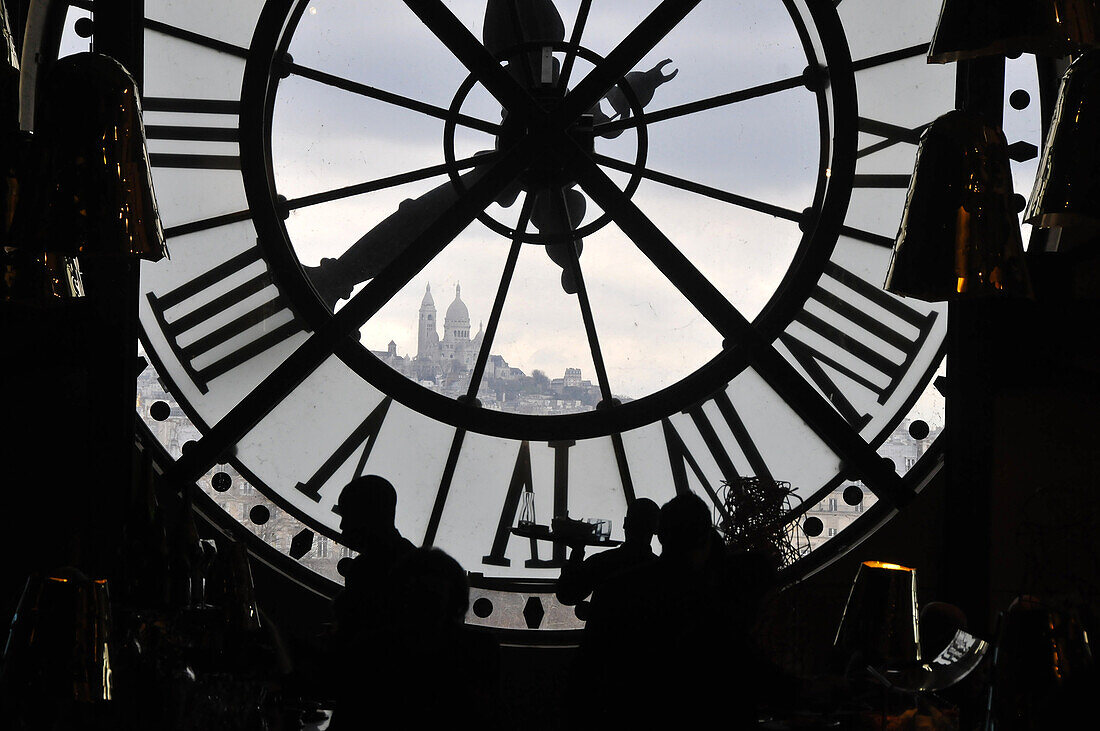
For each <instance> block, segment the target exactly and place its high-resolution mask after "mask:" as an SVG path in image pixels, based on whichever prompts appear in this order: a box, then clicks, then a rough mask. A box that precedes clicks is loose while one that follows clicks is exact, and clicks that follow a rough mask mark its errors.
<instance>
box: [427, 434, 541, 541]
mask: <svg viewBox="0 0 1100 731" xmlns="http://www.w3.org/2000/svg"><path fill="white" fill-rule="evenodd" d="M465 440H466V430H465V429H456V430H455V435H454V437H452V438H451V448H450V450H449V451H448V452H447V462H446V464H444V465H443V475H442V476H441V477H440V478H439V489H438V490H437V491H436V493H435V503H434V504H433V505H432V514H431V515H430V516H428V528H427V530H425V531H424V542H423V544H422V545H424V546H431V545H434V544H435V535H436V533H437V532H438V531H439V522H440V521H441V520H442V519H443V507H444V506H445V505H446V504H447V496H448V495H449V494H450V492H451V481H452V480H454V476H455V467H457V466H458V457H459V455H460V454H462V443H463V442H464V441H465ZM524 444H526V442H524ZM528 472H530V465H528ZM516 499H517V500H518V499H519V497H518V496H517V497H516Z"/></svg>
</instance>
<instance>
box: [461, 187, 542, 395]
mask: <svg viewBox="0 0 1100 731" xmlns="http://www.w3.org/2000/svg"><path fill="white" fill-rule="evenodd" d="M534 202H535V201H534V196H532V195H531V194H530V193H528V194H527V195H525V196H524V198H523V207H522V208H521V209H520V213H519V222H518V223H517V224H516V234H515V236H513V237H512V245H511V247H510V248H509V249H508V258H507V260H505V262H504V272H503V273H502V274H501V275H500V286H499V287H497V294H496V298H495V299H493V309H492V311H491V312H490V313H489V324H488V325H486V327H485V336H484V338H483V339H482V341H481V349H480V350H479V351H478V353H477V361H475V363H474V368H473V371H472V372H471V373H470V386H469V388H468V389H467V391H466V396H467V397H468V398H471V399H473V398H476V397H477V392H478V389H479V388H480V387H481V378H482V376H483V375H484V374H485V364H486V363H488V361H489V354H490V350H491V349H492V347H493V340H494V339H496V334H497V326H498V325H499V324H500V314H501V312H503V311H504V301H505V300H506V299H507V298H508V288H509V287H510V286H511V283H512V275H513V274H514V273H515V271H516V262H517V261H518V260H519V252H520V249H522V248H523V234H524V232H525V231H526V230H527V224H528V223H529V222H530V220H531V209H532V208H533V207H534Z"/></svg>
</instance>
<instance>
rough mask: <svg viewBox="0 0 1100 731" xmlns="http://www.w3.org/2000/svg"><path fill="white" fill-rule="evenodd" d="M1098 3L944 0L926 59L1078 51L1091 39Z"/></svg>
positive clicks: (938, 60) (1093, 39)
mask: <svg viewBox="0 0 1100 731" xmlns="http://www.w3.org/2000/svg"><path fill="white" fill-rule="evenodd" d="M1098 5H1100V3H1098V2H1097V0H944V3H943V7H942V8H941V10H940V19H939V23H938V24H937V25H936V33H935V35H934V36H933V37H932V44H931V46H930V47H929V49H928V62H929V63H948V62H951V61H961V60H964V59H971V58H979V57H982V56H993V55H1005V56H1010V55H1016V54H1020V53H1035V54H1042V55H1047V56H1054V57H1057V58H1060V57H1062V56H1066V55H1069V54H1071V53H1075V52H1078V51H1080V50H1081V49H1084V48H1089V47H1091V46H1094V45H1096V28H1097V23H1098V21H1100V10H1098V7H1097V6H1098Z"/></svg>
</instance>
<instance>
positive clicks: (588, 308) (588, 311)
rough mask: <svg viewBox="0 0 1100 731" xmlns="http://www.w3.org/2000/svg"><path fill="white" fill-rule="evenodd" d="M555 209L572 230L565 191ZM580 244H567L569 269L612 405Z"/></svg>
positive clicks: (605, 399) (558, 194)
mask: <svg viewBox="0 0 1100 731" xmlns="http://www.w3.org/2000/svg"><path fill="white" fill-rule="evenodd" d="M554 193H555V195H554V201H553V207H554V210H555V211H556V212H557V215H558V217H559V219H561V220H562V221H563V222H564V228H565V229H566V230H572V228H573V225H572V223H571V222H570V220H569V213H568V208H567V205H566V202H565V191H563V190H561V189H558V190H556V191H554ZM578 245H579V242H578V241H575V240H574V241H572V242H571V243H570V244H567V248H568V250H569V269H570V271H571V272H572V273H573V282H574V284H575V285H576V288H577V302H578V303H579V304H580V308H581V319H582V320H584V332H585V336H586V337H587V338H588V349H589V350H590V351H591V353H592V367H593V368H595V369H596V380H597V382H598V383H599V384H600V395H601V396H602V397H603V402H604V403H606V404H610V403H611V399H612V393H611V383H610V382H609V381H608V379H607V366H606V365H604V360H603V350H602V349H601V348H600V339H599V337H598V336H597V334H596V321H595V319H594V318H593V317H592V303H591V302H589V300H588V288H587V287H586V286H585V284H584V275H583V273H582V272H581V260H580V252H579V251H578V250H577V249H578Z"/></svg>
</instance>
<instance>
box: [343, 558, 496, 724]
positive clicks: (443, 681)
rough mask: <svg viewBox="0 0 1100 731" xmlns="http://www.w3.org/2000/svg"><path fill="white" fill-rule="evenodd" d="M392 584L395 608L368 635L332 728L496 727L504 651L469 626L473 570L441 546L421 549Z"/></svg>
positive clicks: (400, 568) (400, 567)
mask: <svg viewBox="0 0 1100 731" xmlns="http://www.w3.org/2000/svg"><path fill="white" fill-rule="evenodd" d="M391 579H392V581H391V588H392V592H393V595H392V600H393V607H394V610H395V611H394V612H393V613H392V615H391V616H390V617H389V618H388V619H387V620H386V621H384V622H381V623H380V624H379V625H378V626H376V627H373V628H370V629H369V630H367V631H365V632H364V635H363V639H364V642H363V645H362V649H363V654H362V655H361V656H360V657H359V662H358V664H357V665H356V666H355V667H353V668H351V669H350V672H351V674H352V682H351V683H350V684H349V688H351V689H353V693H352V694H351V695H350V696H349V698H348V699H347V701H346V702H345V703H344V704H343V705H342V706H341V707H340V708H339V709H337V712H336V714H335V717H334V723H336V724H337V725H336V726H334V727H332V728H334V729H336V731H339V730H340V729H348V728H356V729H358V728H411V729H437V728H444V727H453V726H456V725H458V722H459V721H460V720H461V721H463V722H465V723H467V724H470V725H471V726H472V727H473V728H478V729H487V728H488V729H491V728H496V727H497V726H498V724H497V716H496V714H497V711H498V709H499V708H500V700H501V698H500V657H499V646H498V645H497V643H496V640H495V639H494V638H493V636H492V635H491V634H488V633H483V632H479V631H476V630H474V629H471V628H469V627H467V626H466V625H465V617H466V611H467V608H468V606H469V599H470V590H469V584H468V583H467V579H466V572H465V571H464V570H463V569H462V567H461V566H460V565H459V563H458V562H457V561H455V560H454V559H453V558H451V557H450V556H449V555H447V554H446V553H444V552H443V551H441V550H439V549H436V548H417V549H414V550H413V551H411V552H409V553H408V554H406V555H405V556H404V557H403V558H402V559H401V560H399V561H398V562H397V564H396V565H395V566H394V569H393V572H392V574H391Z"/></svg>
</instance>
